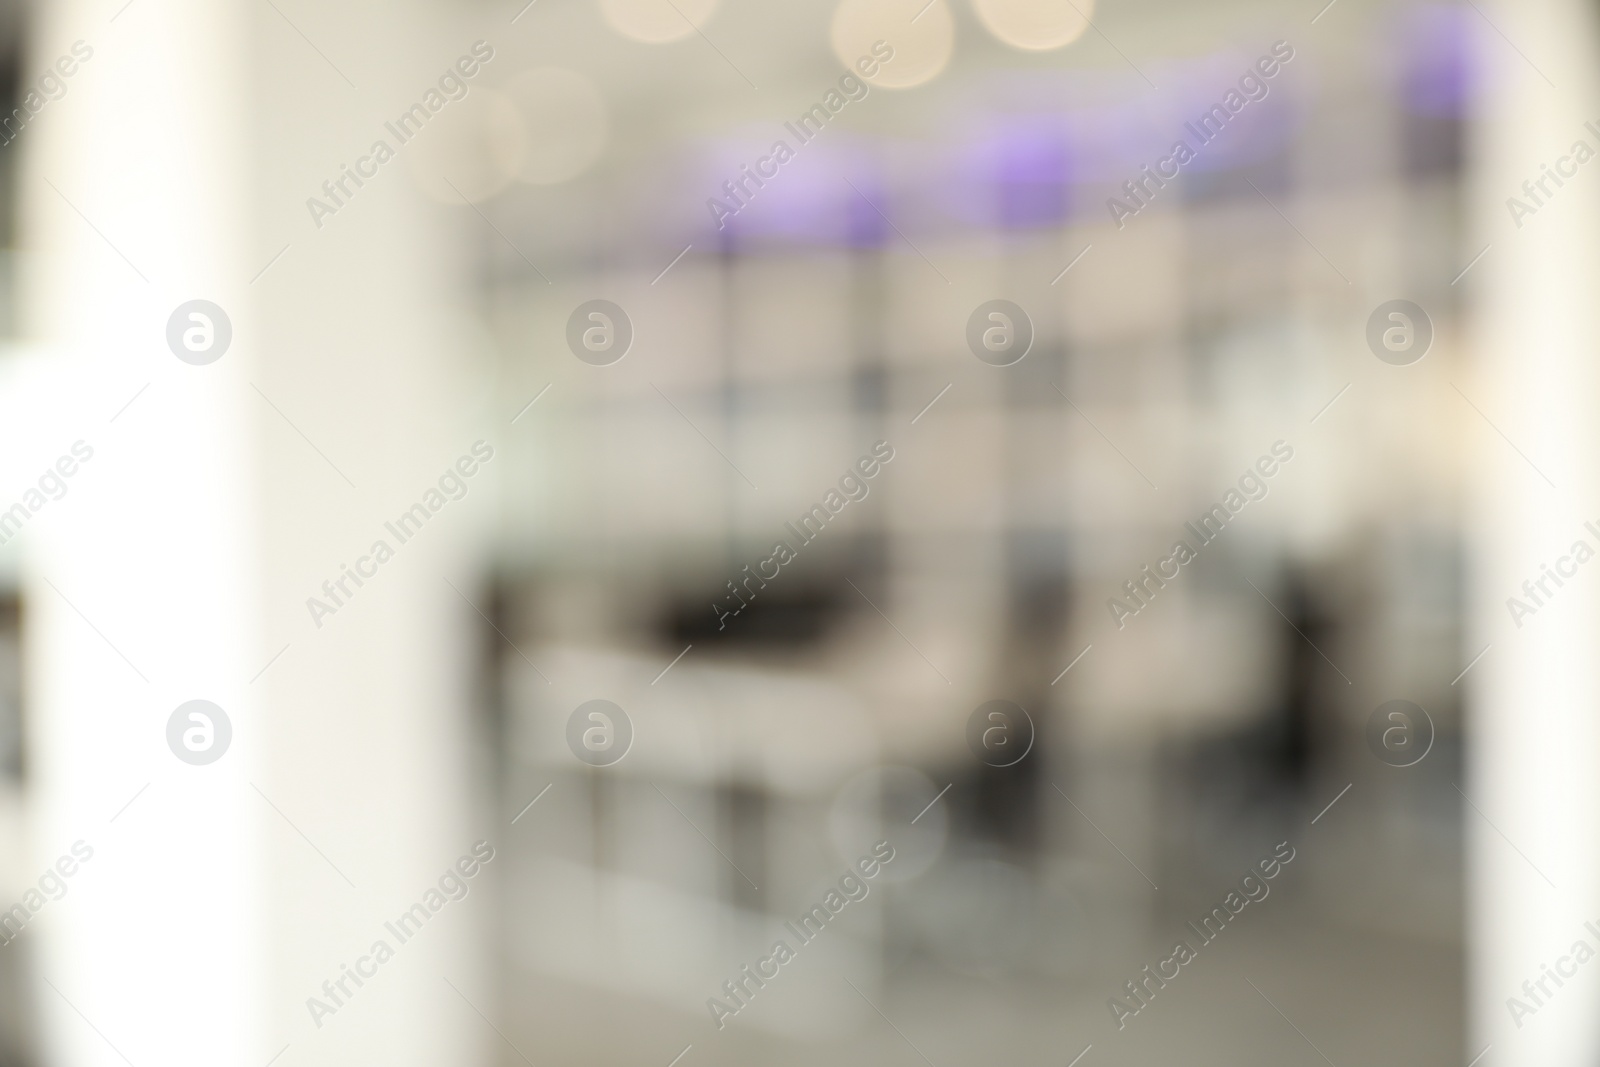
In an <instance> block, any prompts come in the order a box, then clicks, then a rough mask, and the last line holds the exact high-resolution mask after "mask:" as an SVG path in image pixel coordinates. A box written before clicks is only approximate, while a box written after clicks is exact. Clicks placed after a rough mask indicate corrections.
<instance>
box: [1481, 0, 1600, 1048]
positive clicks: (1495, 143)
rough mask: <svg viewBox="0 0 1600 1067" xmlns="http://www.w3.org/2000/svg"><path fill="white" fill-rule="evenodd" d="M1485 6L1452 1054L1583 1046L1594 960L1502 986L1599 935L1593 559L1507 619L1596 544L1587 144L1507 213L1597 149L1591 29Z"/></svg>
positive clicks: (1565, 9) (1592, 202)
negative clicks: (1575, 554)
mask: <svg viewBox="0 0 1600 1067" xmlns="http://www.w3.org/2000/svg"><path fill="white" fill-rule="evenodd" d="M1485 12H1486V14H1487V16H1488V18H1489V19H1492V20H1493V22H1494V24H1495V26H1497V27H1498V28H1499V30H1500V31H1501V33H1503V34H1504V37H1501V36H1500V34H1498V33H1496V32H1495V31H1494V30H1491V29H1490V28H1489V27H1488V26H1487V25H1483V24H1482V20H1481V19H1477V20H1475V21H1477V22H1478V23H1479V26H1478V28H1479V29H1481V30H1482V31H1483V32H1482V33H1481V34H1479V36H1478V41H1477V49H1478V52H1479V54H1480V55H1482V56H1483V57H1484V58H1485V59H1486V60H1488V63H1489V70H1488V72H1487V74H1488V82H1487V84H1486V85H1485V86H1484V88H1483V92H1482V94H1481V97H1480V99H1481V100H1482V103H1483V105H1484V106H1485V108H1486V109H1487V113H1486V115H1485V119H1486V121H1485V124H1484V126H1483V128H1482V139H1481V141H1480V143H1479V144H1478V146H1477V153H1476V163H1477V174H1476V188H1475V192H1474V202H1475V205H1476V218H1477V220H1478V225H1477V226H1476V228H1475V230H1476V237H1475V239H1474V240H1473V242H1472V247H1471V248H1469V249H1465V250H1464V251H1465V254H1466V256H1471V255H1475V254H1476V253H1477V251H1478V250H1479V249H1480V248H1482V246H1483V245H1485V244H1490V245H1492V247H1491V249H1490V251H1489V252H1488V254H1486V255H1485V256H1484V257H1483V260H1482V261H1481V262H1480V263H1479V264H1478V265H1477V266H1476V267H1475V268H1474V269H1473V271H1472V272H1471V273H1470V274H1469V275H1468V276H1467V280H1465V281H1464V282H1463V283H1462V284H1464V285H1467V286H1468V293H1467V295H1468V297H1469V298H1470V299H1469V302H1468V304H1467V308H1468V318H1469V321H1471V320H1472V319H1474V318H1476V320H1477V321H1476V326H1477V338H1476V343H1475V346H1474V347H1475V349H1476V351H1477V364H1476V366H1475V367H1474V368H1473V369H1471V370H1470V371H1467V372H1466V373H1465V374H1464V376H1463V378H1462V379H1461V380H1460V383H1459V384H1460V387H1461V388H1462V390H1463V391H1464V392H1465V393H1466V394H1467V395H1468V396H1470V397H1471V399H1472V401H1473V403H1475V404H1477V405H1478V406H1479V407H1480V408H1481V409H1482V410H1483V413H1484V415H1486V416H1487V417H1488V418H1489V419H1490V420H1492V421H1493V422H1494V424H1495V426H1496V427H1498V429H1499V431H1501V432H1503V433H1504V435H1505V437H1502V436H1501V433H1499V432H1496V431H1495V430H1494V429H1491V428H1490V427H1488V426H1486V425H1485V424H1484V419H1483V417H1481V416H1480V415H1479V414H1478V413H1476V412H1474V411H1472V410H1471V409H1470V408H1468V407H1467V406H1466V405H1465V404H1463V405H1462V410H1461V413H1460V426H1461V430H1460V432H1461V433H1462V435H1463V439H1464V440H1465V441H1466V442H1468V443H1469V448H1470V455H1469V458H1468V461H1467V462H1468V470H1469V473H1470V477H1471V479H1472V481H1473V482H1474V483H1475V507H1474V509H1473V511H1472V514H1471V517H1470V522H1469V527H1468V530H1469V544H1470V545H1471V547H1472V549H1473V553H1474V565H1473V567H1472V571H1471V584H1472V589H1473V593H1474V600H1473V603H1474V623H1475V625H1474V627H1472V628H1471V629H1472V631H1474V632H1475V639H1474V640H1473V641H1472V647H1471V648H1469V649H1467V650H1465V651H1466V652H1467V654H1468V655H1471V654H1474V653H1475V652H1476V650H1477V648H1479V647H1481V646H1482V645H1483V644H1485V643H1489V642H1492V643H1493V648H1492V649H1491V650H1490V651H1489V653H1488V654H1487V655H1486V656H1484V658H1483V661H1482V662H1481V663H1480V664H1479V665H1478V666H1477V667H1476V668H1474V670H1473V671H1472V672H1471V673H1470V674H1469V675H1468V676H1467V679H1468V680H1467V683H1466V684H1467V685H1468V686H1469V688H1468V691H1467V701H1468V715H1469V719H1470V722H1471V744H1472V747H1471V751H1470V755H1469V760H1468V767H1467V775H1466V781H1464V782H1463V783H1462V786H1463V788H1464V789H1466V791H1467V793H1468V795H1469V796H1470V797H1471V798H1472V802H1473V804H1475V805H1476V806H1477V808H1478V809H1480V810H1481V814H1480V811H1474V810H1472V808H1467V809H1466V810H1465V814H1464V817H1465V819H1466V830H1467V840H1468V846H1469V847H1468V876H1469V885H1468V897H1469V935H1470V944H1469V950H1470V951H1469V957H1468V958H1469V961H1470V963H1471V975H1470V989H1469V1005H1470V1007H1471V1033H1470V1035H1469V1038H1468V1040H1469V1042H1470V1044H1471V1047H1470V1048H1469V1050H1468V1052H1469V1055H1476V1054H1477V1053H1478V1052H1479V1050H1481V1049H1482V1048H1483V1047H1484V1046H1485V1045H1488V1044H1491V1043H1492V1044H1493V1046H1494V1050H1493V1051H1492V1052H1491V1053H1490V1054H1489V1055H1488V1057H1486V1059H1485V1063H1487V1064H1492V1065H1495V1067H1508V1065H1521V1064H1525V1065H1528V1067H1535V1065H1537V1067H1565V1065H1578V1064H1591V1063H1594V1062H1596V1060H1597V1059H1600V1011H1596V1010H1595V1009H1596V1000H1597V998H1600V986H1597V985H1596V984H1595V983H1596V981H1597V979H1600V964H1595V963H1590V964H1588V965H1587V967H1585V968H1584V969H1581V970H1580V971H1579V975H1580V977H1578V978H1577V979H1575V980H1572V981H1571V982H1569V983H1568V984H1567V985H1566V987H1565V988H1557V987H1556V986H1555V984H1554V983H1553V982H1550V981H1549V980H1546V990H1547V991H1548V992H1550V993H1552V994H1553V995H1552V996H1549V997H1544V996H1542V995H1541V996H1540V999H1541V1000H1542V1001H1543V1004H1542V1005H1540V1006H1538V1007H1537V1010H1536V1014H1533V1015H1527V1016H1523V1017H1522V1018H1521V1019H1520V1022H1521V1026H1520V1027H1518V1026H1517V1025H1516V1024H1515V1023H1514V1022H1513V1019H1512V1011H1511V1009H1510V1008H1509V1007H1508V1005H1507V1000H1508V998H1511V997H1518V998H1520V999H1523V1000H1526V1001H1529V1002H1530V1003H1533V1002H1532V1001H1531V999H1530V998H1527V997H1526V996H1525V994H1524V993H1523V992H1522V983H1523V982H1524V981H1525V980H1528V979H1534V980H1538V979H1539V978H1540V977H1542V973H1543V972H1542V971H1541V965H1551V966H1554V965H1555V964H1556V962H1557V960H1558V959H1559V958H1560V957H1563V956H1566V955H1567V954H1568V953H1569V952H1570V950H1571V947H1572V946H1573V944H1574V943H1575V942H1576V941H1578V940H1580V939H1581V940H1584V941H1587V942H1588V944H1589V947H1590V948H1591V949H1595V950H1600V937H1596V936H1595V935H1594V934H1592V933H1590V932H1588V931H1587V930H1586V929H1585V928H1584V921H1585V920H1595V921H1596V923H1597V925H1600V777H1597V776H1596V774H1595V772H1594V767H1595V762H1596V759H1597V757H1600V657H1597V655H1596V648H1597V645H1600V566H1597V565H1594V564H1590V565H1589V566H1587V567H1584V568H1582V569H1580V570H1579V573H1578V576H1577V578H1576V579H1574V580H1569V581H1568V582H1567V584H1566V585H1565V586H1564V587H1562V588H1560V589H1555V587H1554V586H1553V584H1548V585H1547V589H1550V590H1552V591H1553V592H1554V596H1552V597H1549V598H1548V599H1545V603H1544V606H1542V607H1540V608H1539V610H1538V612H1537V614H1535V615H1533V616H1531V617H1526V618H1523V619H1522V620H1521V622H1522V626H1521V627H1520V628H1518V627H1517V626H1516V625H1515V624H1514V622H1513V621H1512V618H1511V613H1510V611H1509V610H1508V608H1507V603H1506V601H1507V598H1508V597H1513V596H1516V597H1519V598H1520V597H1523V594H1522V592H1521V586H1522V583H1523V581H1524V580H1525V579H1529V578H1535V579H1537V578H1538V577H1539V576H1540V574H1541V571H1540V565H1541V564H1542V563H1549V564H1552V565H1554V564H1555V562H1556V560H1557V558H1558V557H1559V556H1561V555H1563V554H1565V553H1566V552H1567V551H1568V547H1569V546H1570V545H1572V544H1573V542H1575V541H1577V540H1579V539H1582V540H1585V541H1587V542H1588V544H1589V546H1590V548H1591V549H1595V548H1600V537H1596V536H1595V535H1594V534H1593V533H1590V532H1589V531H1587V530H1586V529H1584V526H1583V524H1584V522H1585V520H1590V519H1594V520H1600V496H1597V494H1596V492H1595V488H1596V486H1597V485H1600V419H1597V416H1600V358H1597V357H1596V353H1597V352H1600V328H1597V326H1600V323H1597V304H1596V301H1595V293H1596V291H1597V288H1600V246H1597V244H1596V241H1595V234H1596V233H1600V184H1597V183H1600V162H1590V163H1587V164H1586V165H1584V166H1583V167H1581V168H1580V169H1579V170H1578V174H1577V176H1576V178H1575V179H1571V180H1568V181H1567V183H1566V185H1565V186H1564V187H1561V188H1557V187H1556V185H1555V183H1554V182H1549V181H1547V183H1546V191H1547V192H1548V193H1550V194H1551V195H1549V196H1543V195H1541V196H1540V199H1541V200H1543V206H1540V207H1538V209H1537V212H1536V213H1535V214H1533V215H1530V216H1526V217H1524V218H1523V219H1522V220H1521V221H1522V225H1521V227H1520V228H1519V227H1518V226H1517V225H1516V224H1515V222H1513V219H1512V212H1511V211H1510V210H1509V209H1508V207H1507V198H1508V197H1512V196H1516V197H1519V198H1523V199H1524V200H1526V199H1527V198H1526V196H1525V194H1524V193H1523V192H1522V188H1521V187H1522V183H1523V182H1524V180H1527V179H1535V180H1536V179H1538V178H1539V177H1541V175H1542V173H1543V172H1542V170H1541V167H1540V165H1541V164H1543V163H1549V164H1552V165H1553V164H1555V163H1556V161H1557V159H1558V158H1559V157H1562V156H1566V155H1567V154H1568V153H1569V151H1570V148H1571V146H1572V145H1573V143H1574V142H1575V141H1578V140H1582V141H1585V142H1587V144H1588V146H1589V148H1590V150H1591V151H1594V150H1600V136H1597V135H1596V133H1595V132H1593V131H1592V130H1590V129H1586V128H1585V122H1586V121H1588V120H1591V119H1595V120H1600V96H1597V94H1596V88H1597V85H1596V78H1595V71H1596V69H1597V65H1600V54H1597V48H1596V43H1597V40H1600V38H1597V28H1596V26H1595V21H1594V18H1593V15H1592V12H1591V10H1590V7H1589V5H1587V4H1584V3H1581V2H1578V0H1501V2H1499V3H1495V4H1492V5H1485ZM1469 21H1472V20H1469ZM1508 39H1509V41H1510V42H1514V44H1515V48H1516V49H1520V50H1521V53H1523V54H1522V55H1519V54H1518V52H1517V51H1516V50H1514V49H1513V48H1512V46H1511V45H1510V44H1508V43H1507V40H1508ZM1536 68H1537V69H1536ZM1546 79H1548V81H1547V80H1546ZM1551 83H1553V85H1552V84H1551ZM1474 311H1475V312H1476V314H1475V315H1474ZM1506 438H1509V439H1510V441H1512V442H1515V449H1514V448H1513V447H1512V446H1511V445H1509V444H1508V443H1507V440H1506ZM1516 449H1520V450H1521V451H1522V452H1523V453H1526V458H1524V456H1522V455H1519V454H1518V452H1517V451H1516ZM1534 466H1537V468H1538V470H1535V469H1533V468H1534ZM1540 472H1542V474H1541V473H1540ZM1547 478H1548V481H1547V480H1546V479H1547ZM1550 483H1554V485H1553V486H1552V485H1551V484H1550ZM1491 823H1492V825H1491ZM1502 833H1503V835H1504V836H1502ZM1535 868H1537V869H1535ZM1546 879H1548V881H1547V880H1546ZM1551 883H1554V885H1553V886H1552V884H1551Z"/></svg>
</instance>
